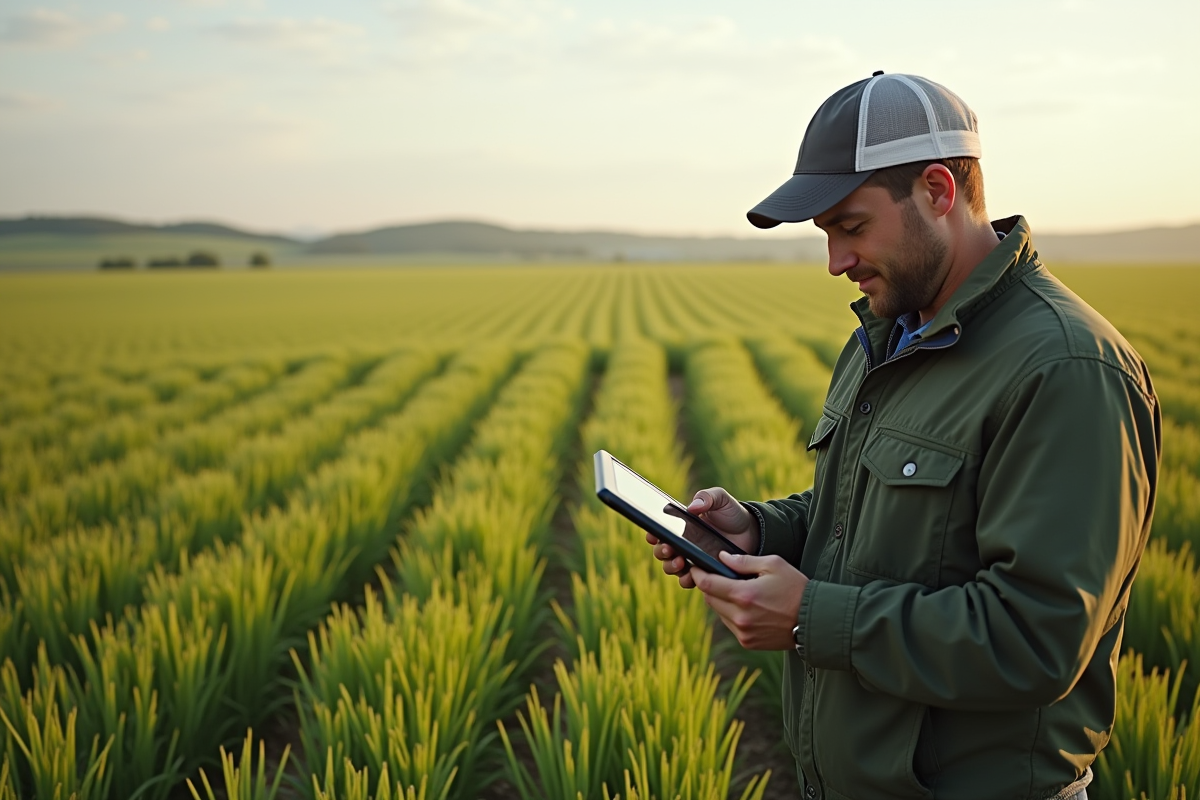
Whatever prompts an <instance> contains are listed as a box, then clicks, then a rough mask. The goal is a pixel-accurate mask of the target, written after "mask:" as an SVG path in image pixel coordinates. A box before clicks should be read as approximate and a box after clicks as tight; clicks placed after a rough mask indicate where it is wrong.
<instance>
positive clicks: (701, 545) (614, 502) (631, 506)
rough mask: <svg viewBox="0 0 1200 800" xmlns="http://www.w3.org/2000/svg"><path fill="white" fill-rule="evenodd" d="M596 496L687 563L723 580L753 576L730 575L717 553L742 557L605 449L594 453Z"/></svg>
mask: <svg viewBox="0 0 1200 800" xmlns="http://www.w3.org/2000/svg"><path fill="white" fill-rule="evenodd" d="M595 461H596V496H597V497H599V498H600V500H601V501H602V502H603V503H604V504H605V505H607V506H608V507H610V508H612V509H613V510H614V511H617V512H619V513H621V514H623V515H624V516H626V517H628V518H629V519H631V520H632V521H633V522H635V523H636V524H637V525H638V526H639V527H641V528H644V529H645V530H647V531H649V532H650V533H652V534H654V535H655V536H656V537H658V539H659V541H663V542H666V543H668V544H669V545H671V547H673V548H675V551H676V552H678V553H680V554H681V555H682V556H683V557H684V558H686V559H687V560H688V561H689V562H690V563H691V564H693V565H695V566H697V567H700V568H701V569H703V570H706V571H708V572H712V573H715V574H717V575H723V576H725V577H726V578H734V579H739V580H741V579H747V578H753V577H754V576H753V575H743V574H741V573H739V572H734V571H733V570H732V569H730V568H729V567H727V566H726V565H725V564H722V563H721V562H720V561H719V560H718V558H717V554H718V553H720V552H721V551H722V550H724V551H725V552H727V553H736V554H743V555H744V553H745V551H743V550H742V549H741V548H740V547H738V546H737V545H735V544H734V543H733V542H731V541H729V540H728V539H726V538H725V537H724V536H722V535H721V534H720V533H718V532H717V530H716V528H714V527H712V526H711V525H709V524H708V523H707V522H705V521H704V520H702V519H700V518H699V517H697V516H695V515H694V514H690V513H688V510H687V506H685V505H683V504H682V503H680V502H679V501H678V500H676V499H675V498H673V497H671V496H670V495H669V494H667V493H666V492H664V491H663V490H662V489H659V488H658V487H657V486H655V485H654V484H653V483H651V482H650V481H648V480H646V479H645V478H643V477H642V476H641V475H638V474H637V473H636V472H634V471H633V470H631V469H630V468H629V467H627V466H625V465H624V464H622V463H621V462H620V461H618V460H617V459H615V458H613V457H612V455H611V454H610V453H609V452H608V451H606V450H598V451H596V457H595Z"/></svg>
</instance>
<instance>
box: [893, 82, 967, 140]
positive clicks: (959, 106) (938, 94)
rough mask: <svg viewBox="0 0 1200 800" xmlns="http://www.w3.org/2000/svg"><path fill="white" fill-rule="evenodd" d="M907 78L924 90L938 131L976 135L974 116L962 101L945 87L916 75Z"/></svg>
mask: <svg viewBox="0 0 1200 800" xmlns="http://www.w3.org/2000/svg"><path fill="white" fill-rule="evenodd" d="M907 77H908V79H909V80H911V81H912V82H913V83H915V84H917V85H918V86H920V87H921V88H922V89H924V90H925V95H926V96H927V97H928V98H929V103H930V105H932V106H933V115H934V118H935V119H936V120H937V126H938V130H942V131H975V132H977V133H978V131H979V129H978V127H976V124H975V115H974V114H973V113H972V112H971V109H969V108H967V104H966V103H964V102H963V101H962V98H961V97H959V96H958V95H956V94H955V93H954V92H952V91H950V90H949V89H947V88H946V87H945V86H942V85H940V84H937V83H934V82H933V81H930V80H926V79H925V78H918V77H917V76H916V75H909V76H907Z"/></svg>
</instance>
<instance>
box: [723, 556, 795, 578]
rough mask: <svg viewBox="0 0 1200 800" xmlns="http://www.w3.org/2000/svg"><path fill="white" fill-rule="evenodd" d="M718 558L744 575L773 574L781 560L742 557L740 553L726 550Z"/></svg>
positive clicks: (763, 557) (770, 557)
mask: <svg viewBox="0 0 1200 800" xmlns="http://www.w3.org/2000/svg"><path fill="white" fill-rule="evenodd" d="M717 558H718V559H720V561H721V563H722V564H724V565H725V566H727V567H729V568H730V569H731V570H733V571H734V572H737V573H739V574H742V575H762V574H763V573H766V572H771V571H772V570H773V568H774V566H775V564H776V563H777V562H778V561H779V560H780V559H779V556H750V555H740V554H738V553H729V552H726V551H725V550H722V551H721V552H720V553H718V554H717Z"/></svg>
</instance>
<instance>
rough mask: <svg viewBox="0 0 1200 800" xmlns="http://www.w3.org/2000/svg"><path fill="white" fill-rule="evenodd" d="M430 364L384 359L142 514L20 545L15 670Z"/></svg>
mask: <svg viewBox="0 0 1200 800" xmlns="http://www.w3.org/2000/svg"><path fill="white" fill-rule="evenodd" d="M436 363H437V362H436V359H435V358H434V357H433V356H432V355H431V354H430V353H428V352H427V351H415V352H403V353H401V354H399V355H396V356H393V357H391V358H389V359H386V360H385V361H383V362H381V363H380V364H378V365H377V366H375V367H374V368H373V369H372V370H371V372H370V373H369V374H368V375H367V377H366V378H365V379H364V380H363V382H362V383H361V384H359V385H358V386H356V387H354V388H351V389H348V390H346V391H344V392H341V393H339V394H337V395H335V396H334V397H333V398H332V399H331V400H329V401H327V402H325V403H322V404H320V405H318V406H316V407H314V409H313V410H312V413H311V414H309V415H306V416H301V417H299V418H297V419H295V420H292V421H290V422H288V423H286V424H285V425H284V426H283V427H282V428H281V429H280V430H279V431H278V432H276V433H274V434H264V435H261V436H258V437H255V438H252V439H249V440H247V441H245V442H243V443H242V444H241V445H239V447H238V448H237V449H236V450H235V451H234V453H233V457H232V458H231V459H230V460H229V463H228V464H227V467H226V469H224V470H220V471H217V470H204V471H201V472H200V473H198V474H196V475H182V476H179V477H177V478H176V479H175V480H174V481H172V482H170V483H169V484H168V485H166V486H165V487H164V488H163V489H162V491H161V492H160V494H159V497H158V499H157V501H156V502H152V503H150V504H149V505H150V509H149V510H148V512H147V513H146V514H144V515H142V516H141V517H137V518H133V519H131V520H124V521H121V522H120V523H119V524H117V525H109V524H103V525H100V526H95V527H84V528H80V529H77V530H73V531H70V532H68V533H66V534H65V535H60V536H56V537H53V538H51V539H47V540H45V541H43V542H37V543H33V544H30V545H28V548H27V550H26V551H25V552H24V553H22V554H21V557H20V558H19V559H18V558H16V557H15V556H14V557H13V558H11V559H10V560H9V561H8V562H7V563H6V565H5V567H4V570H3V572H0V577H3V578H4V580H5V581H11V584H10V585H11V586H12V587H13V588H14V589H15V600H14V601H13V602H11V603H9V604H8V611H9V618H10V623H9V624H10V626H11V628H12V629H13V630H14V631H17V632H19V633H17V634H16V635H14V636H13V638H14V639H15V641H13V642H10V644H11V645H12V650H11V651H10V655H11V657H12V658H13V660H14V661H15V662H16V664H17V667H18V669H19V670H20V671H21V672H24V671H25V670H26V669H27V667H28V666H29V665H30V664H32V662H33V660H34V658H35V657H36V650H35V647H36V646H37V645H38V643H40V644H41V645H44V646H45V647H46V649H47V651H48V653H49V656H50V658H51V661H52V662H53V663H66V662H68V661H70V660H71V657H72V653H73V649H74V648H73V647H72V645H71V639H72V637H74V636H76V635H79V634H82V633H86V632H87V630H88V626H89V625H90V624H91V623H92V622H93V621H101V620H103V619H104V617H105V615H108V614H120V612H121V610H122V609H123V608H124V607H125V606H127V605H137V604H140V603H141V601H142V599H143V593H144V591H145V576H146V575H147V574H149V573H150V572H151V571H153V570H154V569H155V568H156V567H157V569H158V572H159V574H164V573H165V572H166V571H169V570H171V569H172V568H173V566H174V565H176V564H178V563H179V562H180V558H181V556H182V555H184V554H187V555H190V556H194V555H195V554H196V553H197V552H200V551H203V550H204V549H206V548H208V547H210V546H211V545H212V544H213V543H214V542H219V541H225V540H228V539H229V538H231V537H232V536H233V535H234V534H236V532H237V531H238V528H239V527H240V525H241V518H242V517H243V515H246V514H253V513H255V512H258V511H261V510H262V509H264V508H265V507H266V506H267V505H268V503H272V502H279V501H280V500H282V499H283V496H284V493H285V492H287V491H289V490H291V491H296V488H297V487H298V486H299V485H300V484H302V483H303V482H304V480H305V478H306V476H308V475H309V474H310V473H311V472H313V471H314V469H315V467H316V466H317V465H319V464H320V463H321V462H322V461H324V460H326V459H327V458H329V457H331V456H333V455H335V453H336V451H337V449H338V448H339V447H340V446H341V444H342V443H343V441H344V440H345V439H346V438H347V437H348V436H349V435H350V434H351V433H353V431H354V430H356V429H357V428H359V427H362V426H364V425H369V424H371V423H373V422H374V421H375V420H376V419H377V417H378V416H379V415H380V414H382V413H385V412H386V411H389V410H391V409H394V408H395V407H397V406H398V405H400V404H402V402H403V401H404V399H405V398H407V397H408V396H409V394H410V393H411V392H412V391H413V390H414V389H415V387H416V386H417V385H418V384H419V382H420V380H421V379H422V378H423V377H424V376H426V375H427V374H428V373H429V372H430V371H431V370H432V369H433V367H434V366H435V365H436ZM9 576H11V577H9Z"/></svg>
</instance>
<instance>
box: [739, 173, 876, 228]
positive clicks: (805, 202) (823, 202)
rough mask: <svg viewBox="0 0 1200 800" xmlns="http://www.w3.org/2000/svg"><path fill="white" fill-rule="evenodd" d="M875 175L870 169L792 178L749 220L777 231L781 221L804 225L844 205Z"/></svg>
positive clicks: (755, 208)
mask: <svg viewBox="0 0 1200 800" xmlns="http://www.w3.org/2000/svg"><path fill="white" fill-rule="evenodd" d="M874 173H875V171H874V170H869V171H867V172H838V173H800V174H798V175H793V176H792V177H791V178H789V179H788V181H787V182H786V183H785V184H783V186H780V187H779V188H778V189H776V190H775V191H774V192H772V193H771V196H770V197H768V198H767V199H766V200H763V201H762V202H761V203H759V204H758V205H756V206H755V207H754V208H752V209H750V210H749V211H748V212H746V219H748V220H750V224H751V225H754V226H755V227H757V228H774V227H775V226H776V225H778V224H779V223H781V222H804V221H805V220H806V219H812V218H813V217H815V216H817V215H818V214H823V213H825V212H826V211H828V210H829V209H831V208H833V207H834V206H836V205H837V204H838V203H840V202H842V200H844V199H845V198H846V195H848V194H850V193H851V192H853V191H854V190H855V189H857V188H858V187H859V186H862V185H863V183H864V182H865V181H866V180H867V178H869V177H871V176H872V175H873V174H874Z"/></svg>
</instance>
